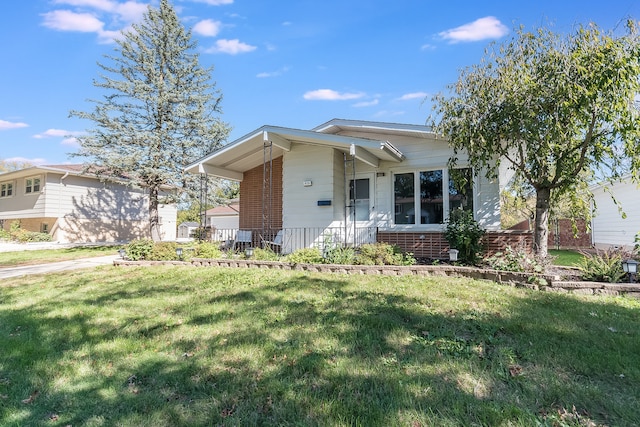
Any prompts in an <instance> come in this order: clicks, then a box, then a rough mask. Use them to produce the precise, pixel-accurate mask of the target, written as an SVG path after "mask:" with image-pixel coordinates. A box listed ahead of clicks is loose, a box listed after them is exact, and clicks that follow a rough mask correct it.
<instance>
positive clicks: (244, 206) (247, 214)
mask: <svg viewBox="0 0 640 427" xmlns="http://www.w3.org/2000/svg"><path fill="white" fill-rule="evenodd" d="M272 165H273V171H272V177H273V182H272V183H271V194H272V198H271V214H270V215H269V216H270V222H271V227H270V228H271V229H273V230H276V229H281V228H282V156H280V157H278V158H275V159H273V162H272ZM263 182H264V170H263V166H262V165H260V166H258V167H255V168H253V169H251V170H248V171H246V172H245V173H244V176H243V179H242V181H241V182H240V219H239V225H240V228H242V229H262V203H263V202H262V194H263V193H262V187H263V185H262V184H263ZM267 228H269V227H268V225H267Z"/></svg>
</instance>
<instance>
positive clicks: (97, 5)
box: [42, 0, 148, 43]
mask: <svg viewBox="0 0 640 427" xmlns="http://www.w3.org/2000/svg"><path fill="white" fill-rule="evenodd" d="M53 3H54V4H57V5H66V6H72V7H73V10H70V9H58V10H53V11H51V12H47V13H44V14H42V17H43V21H42V25H43V26H45V27H47V28H50V29H52V30H56V31H73V32H82V33H96V34H97V35H98V40H99V41H100V42H101V43H110V42H112V41H113V40H114V39H116V38H119V37H120V36H121V31H122V30H123V29H127V28H129V27H130V25H131V24H132V23H133V22H136V21H139V20H140V19H141V18H142V15H143V14H144V13H145V12H146V11H147V8H148V5H147V4H146V3H139V2H137V1H132V0H130V1H125V2H123V3H120V2H117V1H113V0H54V2H53ZM105 22H109V23H112V24H113V26H114V28H110V29H107V24H105Z"/></svg>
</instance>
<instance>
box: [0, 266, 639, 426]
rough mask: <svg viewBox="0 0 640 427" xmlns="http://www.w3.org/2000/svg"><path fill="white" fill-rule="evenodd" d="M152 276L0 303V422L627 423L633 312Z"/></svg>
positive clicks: (229, 277)
mask: <svg viewBox="0 0 640 427" xmlns="http://www.w3.org/2000/svg"><path fill="white" fill-rule="evenodd" d="M163 271H165V273H158V274H154V275H148V274H146V275H143V276H142V275H141V276H135V277H133V278H131V279H127V280H123V281H122V283H114V284H113V286H110V287H108V288H106V289H104V288H101V289H96V288H95V287H92V284H91V280H87V278H86V277H84V276H82V275H79V276H77V277H76V282H73V283H68V284H64V285H61V286H59V288H60V289H58V291H59V292H58V293H57V294H56V298H55V299H53V300H39V301H37V303H34V304H32V305H19V308H15V309H7V308H6V307H9V306H10V304H11V303H13V302H15V301H17V299H15V298H14V299H13V300H12V297H11V296H10V295H8V294H5V295H4V297H0V304H2V306H3V307H5V308H3V309H2V311H0V332H1V334H0V347H1V348H2V349H3V350H2V353H1V356H0V395H1V396H3V398H1V399H0V424H2V425H58V424H60V425H67V424H71V425H154V426H162V425H167V426H168V425H172V426H175V425H189V426H199V425H292V424H295V425H412V424H413V425H499V424H513V425H531V424H535V423H536V422H537V421H540V420H547V421H549V420H550V422H551V421H553V420H554V419H555V418H557V419H558V420H559V421H561V422H565V423H566V424H567V425H572V424H571V423H574V424H575V425H580V424H579V423H580V422H582V421H584V420H587V421H588V420H595V421H596V422H599V423H606V424H608V425H634V424H635V423H636V421H637V420H639V419H640V405H638V402H639V401H640V388H638V387H637V384H638V382H639V381H640V369H639V367H638V363H637V357H638V354H640V334H639V332H638V330H639V327H640V316H639V314H638V309H637V305H636V306H635V308H634V306H633V304H629V306H628V307H627V306H625V305H624V304H619V303H613V302H607V301H603V300H598V299H595V298H588V299H587V298H585V299H578V298H574V297H571V296H566V295H558V294H546V293H528V292H524V291H515V290H512V289H510V288H504V289H505V293H508V295H500V291H499V289H503V288H497V287H493V285H489V284H486V283H481V282H474V283H475V285H476V286H478V287H484V286H486V287H491V288H492V289H489V290H487V291H486V294H488V295H489V296H488V297H487V299H496V300H498V303H496V304H490V303H486V304H485V303H484V302H482V301H477V302H474V301H465V303H464V304H460V301H458V302H456V301H451V302H446V303H443V302H442V299H440V298H435V297H434V298H432V295H435V294H436V293H438V292H442V291H439V290H438V289H439V288H441V287H442V286H447V290H446V292H447V294H446V295H448V294H451V293H453V295H455V294H456V292H460V293H461V294H463V293H464V290H463V289H462V287H459V284H460V283H462V281H454V280H449V279H443V281H444V282H446V284H442V283H438V282H434V283H435V284H433V285H432V286H431V287H427V288H425V290H424V291H423V292H419V293H416V292H403V291H402V286H411V287H421V286H424V283H423V282H424V279H416V278H406V279H398V278H375V279H367V280H369V283H368V285H365V286H354V285H353V280H352V279H346V278H345V279H341V278H340V276H327V277H323V276H320V275H312V276H305V275H300V274H293V273H292V274H282V275H277V274H272V275H271V276H269V277H266V278H263V279H256V276H253V275H251V274H250V273H244V272H243V271H233V270H214V269H210V270H208V271H207V273H206V275H207V276H206V278H204V279H203V275H204V274H205V273H204V272H203V271H202V270H201V272H200V273H197V272H193V271H189V272H188V273H187V271H188V270H182V269H175V271H178V272H179V273H176V274H170V273H166V271H168V270H163ZM262 280H264V281H265V283H266V284H265V283H261V281H262ZM363 280H364V279H363ZM400 283H402V286H398V284H400ZM467 283H468V282H467ZM78 288H81V290H82V292H81V293H74V291H75V290H76V289H78ZM443 295H445V294H443ZM473 295H475V296H476V297H477V296H478V295H479V294H473ZM460 298H461V299H464V298H465V297H464V296H460ZM454 300H455V298H454ZM74 301H76V302H77V301H80V302H81V303H79V304H77V303H74ZM158 301H160V302H158ZM76 304H77V305H76ZM65 306H67V307H68V310H67V309H65ZM110 307H113V310H116V308H117V309H118V311H113V312H111V311H109V309H107V308H110ZM114 313H119V314H117V315H116V314H114ZM36 390H37V395H36ZM30 396H34V397H33V399H32V401H31V402H27V403H23V402H22V400H24V399H27V400H28V399H29V398H30ZM574 407H575V408H574ZM554 417H555V418H554ZM585 422H586V421H585Z"/></svg>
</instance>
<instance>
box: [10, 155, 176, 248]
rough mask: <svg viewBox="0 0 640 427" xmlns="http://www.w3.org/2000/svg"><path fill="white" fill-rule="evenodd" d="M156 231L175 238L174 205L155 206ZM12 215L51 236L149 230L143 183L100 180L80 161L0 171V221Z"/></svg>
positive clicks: (133, 234) (117, 236) (120, 235)
mask: <svg viewBox="0 0 640 427" xmlns="http://www.w3.org/2000/svg"><path fill="white" fill-rule="evenodd" d="M159 214H160V226H161V236H162V239H163V240H175V238H176V217H177V207H176V205H174V204H170V205H161V206H160V207H159ZM15 221H19V222H20V227H21V228H22V229H25V230H28V231H39V232H44V233H49V234H51V236H52V238H53V240H54V241H57V242H61V243H68V242H73V243H76V242H123V241H129V240H132V239H134V238H139V237H147V236H148V235H149V203H148V194H147V193H146V192H145V190H144V189H135V188H131V187H128V186H127V185H126V182H123V181H120V182H118V181H115V180H108V181H104V180H101V179H100V178H99V177H97V176H95V175H92V174H87V173H83V167H82V165H56V166H36V167H30V168H27V169H22V170H17V171H13V172H7V173H3V174H0V227H2V228H3V229H5V230H9V228H10V227H11V224H12V223H13V222H15Z"/></svg>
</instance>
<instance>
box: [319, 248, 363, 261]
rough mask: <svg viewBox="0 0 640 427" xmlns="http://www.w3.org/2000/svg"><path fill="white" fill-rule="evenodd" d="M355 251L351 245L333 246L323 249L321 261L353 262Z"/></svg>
mask: <svg viewBox="0 0 640 427" xmlns="http://www.w3.org/2000/svg"><path fill="white" fill-rule="evenodd" d="M355 260H356V251H355V249H353V248H352V247H348V246H345V247H342V246H334V247H332V248H329V249H327V250H325V252H324V260H323V262H325V263H327V264H345V265H351V264H355Z"/></svg>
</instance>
